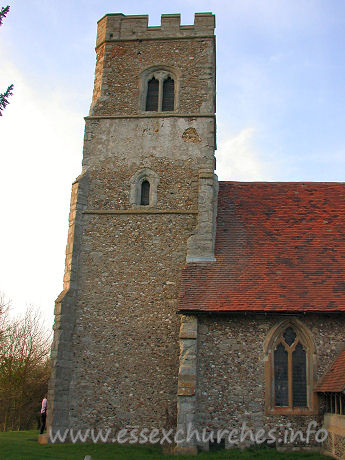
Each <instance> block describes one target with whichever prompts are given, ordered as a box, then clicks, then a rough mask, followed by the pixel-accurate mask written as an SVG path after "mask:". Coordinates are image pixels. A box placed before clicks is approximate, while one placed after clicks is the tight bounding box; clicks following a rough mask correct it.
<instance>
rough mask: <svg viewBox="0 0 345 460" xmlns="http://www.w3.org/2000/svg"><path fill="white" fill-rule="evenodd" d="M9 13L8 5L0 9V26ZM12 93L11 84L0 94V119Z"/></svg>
mask: <svg viewBox="0 0 345 460" xmlns="http://www.w3.org/2000/svg"><path fill="white" fill-rule="evenodd" d="M9 11H10V7H9V5H7V6H4V7H2V8H1V10H0V26H1V25H2V21H3V19H4V18H5V17H6V15H7V14H8V12H9ZM12 91H13V84H12V85H10V86H9V87H8V88H7V90H6V91H5V92H4V93H0V117H1V116H2V113H1V112H2V111H3V110H4V108H5V107H6V105H8V104H9V102H8V97H9V96H12V95H13V93H12Z"/></svg>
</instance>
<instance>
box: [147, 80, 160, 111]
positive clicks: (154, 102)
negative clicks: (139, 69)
mask: <svg viewBox="0 0 345 460" xmlns="http://www.w3.org/2000/svg"><path fill="white" fill-rule="evenodd" d="M158 96H159V80H156V79H155V77H152V78H151V80H149V81H148V82H147V96H146V110H147V111H148V112H157V110H158Z"/></svg>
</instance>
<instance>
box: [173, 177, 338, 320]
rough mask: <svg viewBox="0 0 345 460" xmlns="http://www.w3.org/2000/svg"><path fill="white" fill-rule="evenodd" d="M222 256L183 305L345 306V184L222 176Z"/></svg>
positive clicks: (187, 275)
mask: <svg viewBox="0 0 345 460" xmlns="http://www.w3.org/2000/svg"><path fill="white" fill-rule="evenodd" d="M215 257H216V262H206V263H189V264H187V265H186V266H185V268H184V270H183V274H182V284H181V290H180V299H179V310H180V311H208V312H213V311H215V312H225V311H272V312H273V311H276V312H282V311H284V312H302V311H311V312H336V311H344V312H345V184H344V183H317V182H312V183H302V182H298V183H296V182H295V183H291V182H285V183H284V182H283V183H277V182H276V183H275V182H270V183H266V182H249V183H246V182H244V183H243V182H220V184H219V195H218V212H217V235H216V247H215Z"/></svg>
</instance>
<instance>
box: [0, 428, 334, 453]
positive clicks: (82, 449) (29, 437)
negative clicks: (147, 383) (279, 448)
mask: <svg viewBox="0 0 345 460" xmlns="http://www.w3.org/2000/svg"><path fill="white" fill-rule="evenodd" d="M37 437H38V431H10V432H7V433H0V460H29V459H30V460H36V459H41V458H42V459H44V458H48V459H49V458H50V459H54V460H65V459H66V460H84V457H85V456H86V455H91V457H92V460H125V459H128V460H140V459H159V458H162V456H163V455H162V451H161V449H160V447H159V446H152V447H151V446H149V447H147V446H138V447H137V446H129V445H118V444H48V445H40V444H38V442H37ZM183 458H184V459H195V458H196V457H194V456H186V457H183ZM197 458H198V460H203V459H210V460H211V459H212V460H213V459H214V460H218V459H219V460H221V459H232V460H235V459H239V460H248V459H252V458H254V459H255V460H265V459H279V460H298V459H310V460H321V459H328V460H329V459H330V457H325V456H323V455H317V454H309V453H303V452H292V453H279V452H276V451H275V450H274V449H257V450H256V449H246V450H245V451H239V450H235V449H232V450H227V451H221V452H215V453H206V452H203V453H200V454H199V455H198V457H197ZM164 459H165V460H172V459H175V460H176V456H173V455H165V456H164Z"/></svg>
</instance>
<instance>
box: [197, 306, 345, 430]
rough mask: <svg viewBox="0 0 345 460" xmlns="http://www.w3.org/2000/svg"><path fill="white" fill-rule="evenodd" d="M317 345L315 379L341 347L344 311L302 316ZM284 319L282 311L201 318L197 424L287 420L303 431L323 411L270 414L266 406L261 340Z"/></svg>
mask: <svg viewBox="0 0 345 460" xmlns="http://www.w3.org/2000/svg"><path fill="white" fill-rule="evenodd" d="M298 318H300V319H301V320H303V323H304V324H305V326H306V327H307V328H308V329H309V330H310V332H311V335H312V340H313V341H314V344H315V349H316V355H317V361H316V362H315V366H314V372H315V376H314V379H315V381H317V380H318V379H319V378H320V377H321V375H323V373H324V372H325V371H326V370H327V368H328V367H329V365H330V363H332V361H333V360H334V358H335V357H336V355H337V354H338V353H339V351H340V350H341V348H342V347H343V346H344V332H343V331H344V328H345V318H344V317H343V316H342V315H332V316H329V315H323V316H320V315H317V314H310V315H303V316H302V317H298V316H297V319H298ZM284 320H286V316H284V315H278V314H277V315H266V316H265V315H260V314H252V315H247V316H243V315H241V314H232V315H222V316H217V317H215V316H212V317H206V316H202V317H199V333H198V374H197V375H198V382H197V405H198V423H197V425H198V427H199V428H203V427H209V428H210V429H213V430H217V429H224V428H226V429H230V430H231V429H232V428H239V427H240V426H241V424H242V422H244V421H245V422H246V424H247V426H248V427H249V428H252V429H259V428H264V429H265V430H267V431H268V430H269V429H271V428H274V427H278V426H279V425H283V426H284V427H286V426H288V425H287V424H288V423H291V427H292V428H294V429H303V430H304V431H305V430H306V427H307V425H308V423H309V422H310V421H311V420H316V421H317V422H319V423H320V422H321V414H320V413H319V411H318V410H317V412H316V413H311V414H310V415H299V416H298V415H269V414H267V410H266V408H265V393H266V389H265V360H266V354H265V350H264V343H265V340H266V337H267V335H268V333H269V331H270V330H271V329H272V328H273V327H274V326H275V325H277V324H279V323H280V322H282V321H284Z"/></svg>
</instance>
